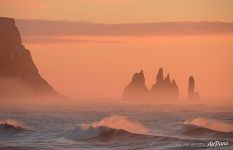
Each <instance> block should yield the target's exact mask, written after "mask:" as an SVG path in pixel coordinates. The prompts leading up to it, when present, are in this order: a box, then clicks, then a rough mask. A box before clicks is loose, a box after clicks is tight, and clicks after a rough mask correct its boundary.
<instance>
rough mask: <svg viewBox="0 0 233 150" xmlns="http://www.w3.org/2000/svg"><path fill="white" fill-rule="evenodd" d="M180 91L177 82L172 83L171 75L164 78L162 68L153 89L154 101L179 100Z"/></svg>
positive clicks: (152, 96)
mask: <svg viewBox="0 0 233 150" xmlns="http://www.w3.org/2000/svg"><path fill="white" fill-rule="evenodd" d="M178 95H179V89H178V86H177V84H176V81H175V80H174V79H173V80H172V82H171V79H170V75H169V74H168V75H167V76H166V77H165V78H164V76H163V69H162V68H160V69H159V72H158V74H157V77H156V83H155V84H154V85H153V86H152V88H151V98H152V99H174V98H178Z"/></svg>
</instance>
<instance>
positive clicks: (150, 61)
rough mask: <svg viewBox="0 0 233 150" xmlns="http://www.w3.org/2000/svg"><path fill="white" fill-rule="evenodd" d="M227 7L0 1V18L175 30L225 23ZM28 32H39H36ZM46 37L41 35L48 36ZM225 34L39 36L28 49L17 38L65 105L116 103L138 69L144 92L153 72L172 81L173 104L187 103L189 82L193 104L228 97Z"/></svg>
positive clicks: (230, 47) (231, 70)
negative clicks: (72, 101)
mask: <svg viewBox="0 0 233 150" xmlns="http://www.w3.org/2000/svg"><path fill="white" fill-rule="evenodd" d="M232 6H233V1H231V0H221V1H220V0H173V1H170V0H59V1H57V0H56V1H55V0H0V14H1V16H5V17H13V18H16V19H35V20H37V19H46V20H62V21H63V20H71V21H90V22H102V23H107V24H113V23H125V24H127V23H135V22H137V23H145V22H149V23H150V22H161V21H165V22H166V21H168V22H174V26H175V24H176V22H177V21H206V20H208V21H224V22H225V23H232V22H233V15H232V14H233V9H232ZM60 23H61V22H60ZM71 24H72V22H71ZM19 26H20V24H19ZM39 26H40V25H39ZM229 26H230V28H229V30H231V24H230V25H229ZM22 28H25V29H30V26H25V27H24V26H23V27H22V26H20V31H25V30H22ZM45 28H46V26H45ZM52 28H53V26H52ZM32 29H35V32H38V31H39V28H37V27H34V28H32ZM37 29H38V30H37ZM190 29H191V30H192V28H190ZM47 30H48V35H49V34H50V32H51V31H50V30H49V28H48V29H47ZM47 30H45V31H47ZM66 30H67V31H68V30H69V29H67V28H65V27H64V31H66ZM223 30H224V29H223ZM189 31H190V30H189ZM224 31H225V32H226V30H224ZM100 32H101V31H100ZM106 32H108V31H105V33H106ZM164 32H165V33H166V32H167V31H164ZM225 32H224V34H221V35H219V34H216V35H215V34H213V35H212V34H211V35H201V34H197V35H185V34H184V35H183V36H178V35H173V36H171V35H169V34H168V36H148V35H144V36H140V35H136V36H124V34H123V35H121V36H119V37H116V36H114V35H113V36H100V35H99V36H98V35H95V36H89V35H85V36H78V35H72V36H71V35H66V36H63V35H57V37H54V35H49V36H52V37H53V38H55V39H61V40H60V41H59V42H54V41H52V40H51V37H50V40H47V39H46V37H45V36H44V35H43V36H41V35H37V36H39V40H37V41H35V40H34V41H33V39H34V38H37V39H38V37H36V35H33V34H32V35H30V36H28V35H26V33H27V32H22V37H23V42H24V44H25V46H26V47H27V48H29V49H30V51H31V53H32V56H33V59H34V61H35V63H36V65H37V66H38V68H39V70H40V73H41V74H42V76H43V77H44V78H45V79H46V80H47V81H48V82H49V83H51V84H52V85H53V86H54V88H55V89H57V90H58V91H59V92H60V93H61V94H64V95H67V96H70V97H92V98H93V97H94V98H119V97H120V96H121V94H122V90H123V88H124V87H125V86H126V85H127V84H128V83H129V81H130V80H131V77H132V75H133V73H135V72H138V71H140V70H141V69H143V70H144V72H145V76H146V84H147V86H148V88H151V86H152V84H153V83H154V82H155V76H156V73H157V71H158V69H159V67H163V68H164V70H165V72H169V73H170V76H171V77H172V78H175V79H176V81H177V84H178V86H179V88H180V96H181V97H186V96H187V80H188V77H189V75H194V77H195V79H196V87H197V90H198V91H199V93H200V96H201V97H233V93H232V89H233V80H232V79H231V78H232V77H233V67H232V66H233V36H232V33H231V34H229V35H228V34H226V33H225ZM227 32H228V30H227ZM43 39H46V40H47V41H45V40H43Z"/></svg>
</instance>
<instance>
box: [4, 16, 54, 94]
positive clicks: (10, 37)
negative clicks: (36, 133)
mask: <svg viewBox="0 0 233 150" xmlns="http://www.w3.org/2000/svg"><path fill="white" fill-rule="evenodd" d="M7 93H8V95H10V96H13V95H15V96H19V95H24V96H25V95H27V94H29V93H30V94H42V93H43V94H51V95H57V93H56V91H55V90H54V89H53V88H52V87H51V86H50V85H49V84H48V83H47V82H46V81H45V80H44V79H43V78H42V77H41V76H40V74H39V71H38V69H37V67H36V66H35V64H34V62H33V60H32V57H31V54H30V51H29V50H28V49H26V48H25V47H24V46H23V45H22V41H21V37H20V33H19V31H18V29H17V27H16V26H15V20H14V19H12V18H4V17H0V96H2V95H4V96H6V95H7ZM17 94H18V95H17Z"/></svg>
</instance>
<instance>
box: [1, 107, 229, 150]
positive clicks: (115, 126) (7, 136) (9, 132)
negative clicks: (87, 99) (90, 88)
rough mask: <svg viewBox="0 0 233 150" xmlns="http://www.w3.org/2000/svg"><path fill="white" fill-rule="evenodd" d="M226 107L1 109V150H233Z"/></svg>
mask: <svg viewBox="0 0 233 150" xmlns="http://www.w3.org/2000/svg"><path fill="white" fill-rule="evenodd" d="M232 116H233V112H232V110H231V107H207V106H205V105H186V106H175V105H136V104H124V103H119V104H104V103H98V104H80V105H77V106H72V107H64V108H63V107H60V108H56V109H43V110H39V109H36V110H33V109H27V108H20V107H16V106H15V107H4V108H1V110H0V120H1V121H0V149H4V150H37V149H38V150H77V149H78V150H119V149H121V150H126V149H127V150H128V149H145V150H147V149H148V150H150V149H151V150H154V149H155V150H160V149H161V150H163V149H215V148H218V149H224V150H225V149H233V117H232Z"/></svg>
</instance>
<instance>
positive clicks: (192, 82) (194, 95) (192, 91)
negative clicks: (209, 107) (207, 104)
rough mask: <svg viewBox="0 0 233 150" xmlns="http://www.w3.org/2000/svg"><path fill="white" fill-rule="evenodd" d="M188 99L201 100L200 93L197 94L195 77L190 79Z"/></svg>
mask: <svg viewBox="0 0 233 150" xmlns="http://www.w3.org/2000/svg"><path fill="white" fill-rule="evenodd" d="M188 98H189V99H197V98H199V94H198V92H195V80H194V77H193V76H190V77H189V85H188Z"/></svg>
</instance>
